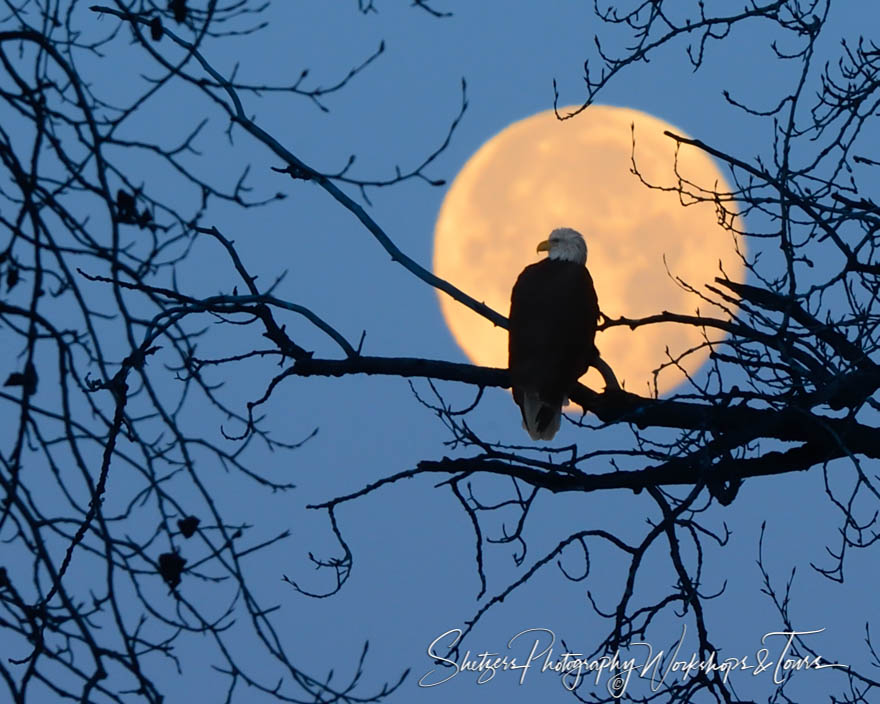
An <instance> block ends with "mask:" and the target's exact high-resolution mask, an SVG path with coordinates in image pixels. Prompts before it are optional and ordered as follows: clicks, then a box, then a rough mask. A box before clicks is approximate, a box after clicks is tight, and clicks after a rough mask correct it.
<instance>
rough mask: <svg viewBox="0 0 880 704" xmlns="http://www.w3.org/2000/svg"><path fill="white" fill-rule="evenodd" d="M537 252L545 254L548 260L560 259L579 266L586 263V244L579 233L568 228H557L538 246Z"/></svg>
mask: <svg viewBox="0 0 880 704" xmlns="http://www.w3.org/2000/svg"><path fill="white" fill-rule="evenodd" d="M537 251H539V252H547V258H548V259H561V260H562V261H565V262H574V263H575V264H580V265H581V266H586V263H587V243H586V242H584V238H583V237H582V236H581V233H580V232H578V231H577V230H572V229H571V228H570V227H557V228H556V229H555V230H553V232H551V233H550V237H548V238H547V239H546V240H544V241H543V242H541V243H540V244H539V245H538V250H537Z"/></svg>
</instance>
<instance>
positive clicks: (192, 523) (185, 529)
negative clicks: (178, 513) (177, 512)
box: [177, 516, 200, 538]
mask: <svg viewBox="0 0 880 704" xmlns="http://www.w3.org/2000/svg"><path fill="white" fill-rule="evenodd" d="M199 522H200V521H199V519H198V518H196V517H195V516H187V517H186V518H181V519H180V520H179V521H177V527H178V528H180V534H181V535H182V536H183V537H184V538H192V537H193V535H194V534H195V532H196V528H198V527H199Z"/></svg>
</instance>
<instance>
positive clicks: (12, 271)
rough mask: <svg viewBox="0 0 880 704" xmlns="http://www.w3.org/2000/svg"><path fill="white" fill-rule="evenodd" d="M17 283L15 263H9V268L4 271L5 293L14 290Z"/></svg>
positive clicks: (17, 272) (17, 276)
mask: <svg viewBox="0 0 880 704" xmlns="http://www.w3.org/2000/svg"><path fill="white" fill-rule="evenodd" d="M18 281H19V270H18V266H17V265H16V264H15V262H10V264H9V268H8V269H7V270H6V291H7V293H8V292H9V291H11V290H12V289H14V288H15V287H16V285H17V284H18Z"/></svg>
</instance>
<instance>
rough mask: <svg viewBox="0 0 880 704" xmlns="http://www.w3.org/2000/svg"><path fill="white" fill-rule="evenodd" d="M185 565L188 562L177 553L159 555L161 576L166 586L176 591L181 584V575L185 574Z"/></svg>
mask: <svg viewBox="0 0 880 704" xmlns="http://www.w3.org/2000/svg"><path fill="white" fill-rule="evenodd" d="M185 564H186V560H184V559H183V558H182V557H181V556H180V555H178V554H177V553H176V552H163V553H162V554H161V555H159V574H160V575H162V579H164V580H165V584H167V585H168V586H169V587H171V588H172V589H176V588H177V585H178V584H180V575H181V574H182V573H183V566H184V565H185Z"/></svg>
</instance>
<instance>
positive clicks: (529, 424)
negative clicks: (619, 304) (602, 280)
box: [508, 227, 599, 440]
mask: <svg viewBox="0 0 880 704" xmlns="http://www.w3.org/2000/svg"><path fill="white" fill-rule="evenodd" d="M537 251H538V252H547V258H546V259H544V260H542V261H540V262H538V263H536V264H531V265H529V266H527V267H526V268H525V269H523V271H522V273H521V274H520V275H519V278H518V279H517V280H516V283H515V284H514V286H513V292H512V294H511V297H510V325H509V338H508V342H509V345H508V352H509V357H508V368H509V369H510V380H511V386H512V387H513V398H514V400H515V401H516V403H517V405H518V406H519V407H520V410H521V411H522V417H523V427H524V428H525V429H526V430H527V431H528V433H529V436H530V437H531V438H532V440H552V439H553V436H554V435H556V432H557V431H558V430H559V425H560V421H561V419H562V406H563V405H564V404H565V403H566V402H567V398H568V392H569V391H570V390H571V388H572V386H574V384H575V382H576V381H577V380H578V379H579V378H580V377H581V376H582V375H583V374H584V373H585V372H586V371H587V368H588V367H589V366H590V364H592V363H593V362H594V361H595V360H596V358H597V357H598V354H599V353H598V351H597V350H596V346H595V343H594V338H595V336H596V324H597V323H598V320H599V301H598V299H597V297H596V289H595V288H594V286H593V279H592V277H591V276H590V272H589V271H587V267H586V263H587V245H586V243H585V242H584V238H583V237H581V235H580V233H579V232H576V231H575V230H572V229H571V228H568V227H563V228H559V229H556V230H553V232H551V233H550V237H549V238H547V239H546V240H544V241H543V242H541V243H540V244H539V245H538V249H537Z"/></svg>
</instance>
